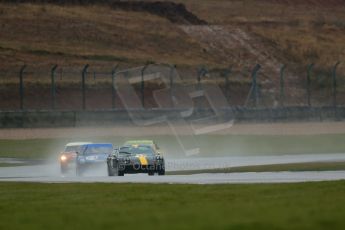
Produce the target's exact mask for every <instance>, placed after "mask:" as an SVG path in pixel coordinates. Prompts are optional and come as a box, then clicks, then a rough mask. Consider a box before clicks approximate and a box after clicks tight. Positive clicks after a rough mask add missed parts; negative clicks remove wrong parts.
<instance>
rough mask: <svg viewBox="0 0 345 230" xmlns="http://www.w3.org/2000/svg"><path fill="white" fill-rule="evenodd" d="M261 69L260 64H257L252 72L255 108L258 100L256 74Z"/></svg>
mask: <svg viewBox="0 0 345 230" xmlns="http://www.w3.org/2000/svg"><path fill="white" fill-rule="evenodd" d="M260 69H261V65H260V64H257V65H256V66H255V67H254V69H253V71H252V90H253V91H252V92H253V93H254V105H255V108H256V107H257V105H258V98H259V95H258V85H257V81H256V79H257V74H258V72H259V70H260Z"/></svg>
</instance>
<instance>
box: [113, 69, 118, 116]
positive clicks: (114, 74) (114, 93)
mask: <svg viewBox="0 0 345 230" xmlns="http://www.w3.org/2000/svg"><path fill="white" fill-rule="evenodd" d="M118 67H119V65H116V66H115V67H114V68H113V70H112V71H111V105H112V108H113V109H115V107H116V100H115V97H116V89H115V77H116V71H117V68H118Z"/></svg>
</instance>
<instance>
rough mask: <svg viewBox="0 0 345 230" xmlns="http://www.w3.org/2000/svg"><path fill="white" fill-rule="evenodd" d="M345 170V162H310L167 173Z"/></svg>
mask: <svg viewBox="0 0 345 230" xmlns="http://www.w3.org/2000/svg"><path fill="white" fill-rule="evenodd" d="M338 170H345V162H308V163H291V164H271V165H255V166H241V167H231V168H217V169H200V170H185V171H170V172H166V174H167V175H191V174H200V173H241V172H282V171H338Z"/></svg>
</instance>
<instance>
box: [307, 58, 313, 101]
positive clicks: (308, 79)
mask: <svg viewBox="0 0 345 230" xmlns="http://www.w3.org/2000/svg"><path fill="white" fill-rule="evenodd" d="M313 67H314V63H312V64H310V65H309V66H308V74H307V103H308V106H309V107H310V106H311V102H310V94H311V89H310V83H311V79H310V77H311V71H312V70H313Z"/></svg>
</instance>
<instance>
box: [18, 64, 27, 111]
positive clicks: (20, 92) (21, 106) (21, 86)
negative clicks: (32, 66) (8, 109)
mask: <svg viewBox="0 0 345 230" xmlns="http://www.w3.org/2000/svg"><path fill="white" fill-rule="evenodd" d="M25 69H26V65H23V66H22V68H21V69H20V72H19V97H20V110H23V109H24V82H23V75H24V71H25Z"/></svg>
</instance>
